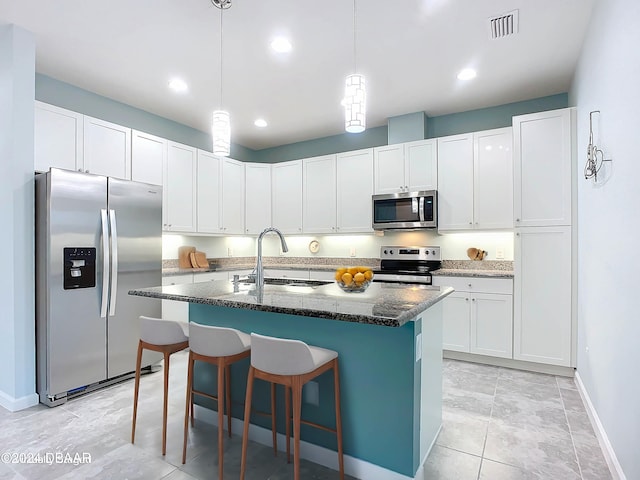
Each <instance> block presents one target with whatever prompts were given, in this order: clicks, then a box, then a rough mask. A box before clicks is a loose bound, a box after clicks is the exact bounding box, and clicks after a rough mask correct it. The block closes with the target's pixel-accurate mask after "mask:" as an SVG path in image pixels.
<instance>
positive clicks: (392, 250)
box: [373, 246, 442, 285]
mask: <svg viewBox="0 0 640 480" xmlns="http://www.w3.org/2000/svg"><path fill="white" fill-rule="evenodd" d="M441 266H442V258H441V256H440V247H399V246H384V247H380V269H379V270H374V271H373V273H374V277H373V281H374V282H390V283H421V284H424V285H431V272H432V271H434V270H437V269H439V268H440V267H441Z"/></svg>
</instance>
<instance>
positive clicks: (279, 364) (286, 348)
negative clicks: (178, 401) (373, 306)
mask: <svg viewBox="0 0 640 480" xmlns="http://www.w3.org/2000/svg"><path fill="white" fill-rule="evenodd" d="M251 350H252V352H251V367H249V376H248V378H247V398H246V400H245V414H244V433H243V437H242V460H241V467H240V480H244V474H245V469H246V460H247V441H248V433H249V412H250V411H251V395H252V393H253V380H254V378H259V379H262V380H266V381H268V382H272V384H274V383H277V384H280V385H284V387H285V399H286V411H287V422H286V430H287V432H286V433H287V461H289V459H290V456H289V439H290V435H289V431H290V418H291V415H290V406H289V389H291V390H292V393H293V442H294V443H293V446H294V450H293V471H294V479H295V480H300V424H301V423H304V424H305V425H311V426H314V427H317V428H321V429H323V430H327V431H330V432H333V433H335V434H336V436H337V440H338V465H339V469H340V479H341V480H344V462H343V457H342V420H341V418H340V378H339V375H338V353H337V352H334V351H333V350H327V349H326V348H320V347H313V346H310V345H307V344H306V343H304V342H302V341H300V340H289V339H284V338H275V337H267V336H264V335H258V334H256V333H252V334H251ZM327 370H333V378H334V395H335V414H336V429H335V430H334V429H331V428H327V427H325V426H322V425H318V424H315V423H312V422H307V421H304V420H301V409H302V387H303V385H304V384H305V383H307V382H308V381H310V380H313V379H314V378H316V377H317V376H319V375H321V374H322V373H324V372H326V371H327Z"/></svg>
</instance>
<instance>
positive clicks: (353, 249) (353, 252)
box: [349, 247, 356, 257]
mask: <svg viewBox="0 0 640 480" xmlns="http://www.w3.org/2000/svg"><path fill="white" fill-rule="evenodd" d="M349 256H351V257H355V256H356V247H351V248H350V249H349Z"/></svg>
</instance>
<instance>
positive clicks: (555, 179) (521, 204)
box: [513, 108, 574, 227]
mask: <svg viewBox="0 0 640 480" xmlns="http://www.w3.org/2000/svg"><path fill="white" fill-rule="evenodd" d="M573 115H574V113H573V110H572V109H568V108H567V109H561V110H552V111H549V112H541V113H532V114H529V115H521V116H517V117H513V147H514V163H515V166H514V170H515V174H514V217H515V225H516V226H523V227H533V226H545V225H571V197H572V191H571V189H572V185H573V183H572V170H571V165H572V138H573V137H572V124H573V122H574V119H573V118H572V116H573Z"/></svg>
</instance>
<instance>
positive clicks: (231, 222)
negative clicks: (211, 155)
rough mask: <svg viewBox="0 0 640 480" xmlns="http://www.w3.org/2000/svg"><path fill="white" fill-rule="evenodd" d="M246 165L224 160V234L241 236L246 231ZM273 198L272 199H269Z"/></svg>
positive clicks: (227, 159)
mask: <svg viewBox="0 0 640 480" xmlns="http://www.w3.org/2000/svg"><path fill="white" fill-rule="evenodd" d="M244 188H245V179H244V163H243V162H239V161H237V160H233V159H231V158H223V159H222V187H221V191H222V199H221V204H222V210H221V211H222V215H221V225H222V233H225V234H237V235H241V234H243V233H245V231H244ZM267 198H271V197H267Z"/></svg>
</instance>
